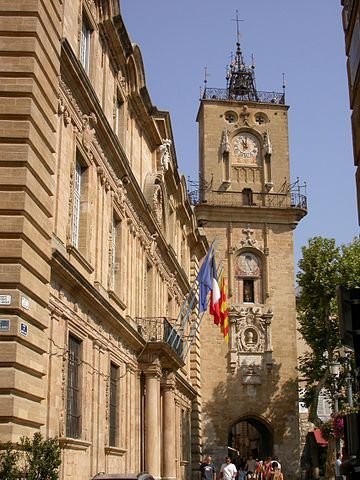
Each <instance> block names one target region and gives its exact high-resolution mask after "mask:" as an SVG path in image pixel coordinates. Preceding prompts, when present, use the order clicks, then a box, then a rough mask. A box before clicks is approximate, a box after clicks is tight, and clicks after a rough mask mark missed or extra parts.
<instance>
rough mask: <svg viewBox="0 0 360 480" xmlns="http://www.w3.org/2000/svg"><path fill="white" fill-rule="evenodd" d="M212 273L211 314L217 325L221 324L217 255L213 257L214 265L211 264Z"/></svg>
mask: <svg viewBox="0 0 360 480" xmlns="http://www.w3.org/2000/svg"><path fill="white" fill-rule="evenodd" d="M211 275H212V280H211V284H212V290H211V294H210V314H211V315H212V316H213V317H214V323H215V325H219V323H220V298H221V295H220V288H219V283H218V280H217V274H216V264H215V255H214V256H213V258H212V265H211Z"/></svg>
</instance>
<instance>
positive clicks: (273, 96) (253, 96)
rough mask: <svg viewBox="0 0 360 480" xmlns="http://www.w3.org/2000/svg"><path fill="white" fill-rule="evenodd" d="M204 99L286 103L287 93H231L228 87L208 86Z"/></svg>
mask: <svg viewBox="0 0 360 480" xmlns="http://www.w3.org/2000/svg"><path fill="white" fill-rule="evenodd" d="M202 100H226V101H228V102H234V101H235V102H256V103H273V104H278V105H284V104H285V94H284V93H279V92H259V91H256V92H255V93H254V92H247V93H245V94H244V95H236V94H233V93H230V91H229V89H228V88H206V89H205V91H204V93H203V96H202Z"/></svg>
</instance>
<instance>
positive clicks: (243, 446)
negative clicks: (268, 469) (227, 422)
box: [228, 416, 274, 460]
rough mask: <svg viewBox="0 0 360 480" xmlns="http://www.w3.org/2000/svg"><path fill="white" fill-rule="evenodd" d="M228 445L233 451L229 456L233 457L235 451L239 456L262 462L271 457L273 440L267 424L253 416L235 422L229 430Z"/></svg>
mask: <svg viewBox="0 0 360 480" xmlns="http://www.w3.org/2000/svg"><path fill="white" fill-rule="evenodd" d="M228 441H229V443H228V445H229V447H231V448H232V449H234V450H231V451H230V452H229V454H231V456H234V453H235V450H237V451H238V452H240V456H241V457H243V458H247V457H248V456H249V455H252V456H253V458H259V459H261V460H264V459H265V458H266V457H270V456H272V455H273V446H274V439H273V434H272V431H271V429H270V426H269V424H268V423H267V422H265V421H264V420H262V419H260V418H259V417H255V416H245V417H241V418H240V419H239V420H237V421H236V422H235V423H234V424H233V425H232V426H231V428H230V431H229V438H228Z"/></svg>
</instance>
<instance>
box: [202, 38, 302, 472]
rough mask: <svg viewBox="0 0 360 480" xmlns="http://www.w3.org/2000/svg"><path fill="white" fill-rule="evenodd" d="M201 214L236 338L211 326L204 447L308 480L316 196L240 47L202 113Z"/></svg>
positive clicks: (205, 329)
mask: <svg viewBox="0 0 360 480" xmlns="http://www.w3.org/2000/svg"><path fill="white" fill-rule="evenodd" d="M197 120H198V123H199V142H200V160H199V161H200V185H199V187H200V189H199V195H198V198H197V199H196V202H197V206H196V215H197V218H198V222H199V224H200V225H202V226H203V228H204V230H205V233H206V236H207V238H208V239H209V242H210V241H214V243H215V248H216V251H217V264H218V265H219V270H222V271H223V273H224V276H225V278H226V282H227V286H228V302H227V303H228V308H229V323H230V326H229V328H230V340H229V343H228V344H227V343H226V342H224V339H223V338H222V334H221V332H220V330H219V327H218V326H217V325H214V323H213V322H212V320H211V317H210V318H208V319H206V321H204V320H203V321H202V325H201V333H200V334H201V339H202V342H201V378H202V382H201V383H202V390H201V394H202V400H203V403H202V414H203V417H202V418H203V423H202V426H203V446H204V449H205V450H206V451H208V452H212V453H213V454H214V455H215V456H216V457H217V458H220V459H222V458H223V456H224V455H226V454H227V451H228V447H230V453H231V454H232V455H234V454H235V453H236V452H239V454H240V456H241V457H245V458H246V457H247V456H248V455H252V456H253V457H258V458H262V459H264V458H265V457H267V456H277V457H278V458H279V459H280V460H281V463H282V466H283V470H284V475H285V478H287V477H289V478H296V476H297V475H299V411H298V408H299V407H298V380H297V378H298V376H297V369H296V367H297V337H298V333H297V329H296V327H297V325H296V309H295V285H294V259H293V231H294V229H295V227H296V225H297V223H298V221H299V220H300V219H301V218H302V217H303V216H304V215H305V214H306V211H307V206H306V197H305V196H304V194H303V193H302V189H301V187H300V185H299V183H298V182H295V184H294V185H291V183H290V164H289V145H288V107H287V106H286V105H285V97H284V92H283V93H274V92H260V91H258V90H257V89H256V86H255V75H254V68H253V67H251V66H249V67H248V66H246V65H245V62H244V58H243V54H242V51H241V48H240V43H239V42H238V43H237V52H236V55H235V56H234V58H233V61H232V64H231V67H230V69H229V72H228V75H227V86H226V88H224V89H219V88H209V87H207V88H206V89H205V91H204V94H203V97H202V100H201V102H200V108H199V112H198V118H197Z"/></svg>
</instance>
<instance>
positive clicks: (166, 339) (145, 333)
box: [135, 317, 184, 359]
mask: <svg viewBox="0 0 360 480" xmlns="http://www.w3.org/2000/svg"><path fill="white" fill-rule="evenodd" d="M175 321H176V320H174V319H171V323H170V321H169V320H168V319H167V318H166V317H141V318H140V317H137V318H135V322H136V324H137V330H138V332H139V333H140V335H141V336H142V338H143V339H144V340H145V341H146V342H160V343H167V344H168V345H169V346H170V348H171V349H172V350H173V351H174V352H175V353H176V354H177V355H178V356H179V357H180V358H181V359H183V352H184V342H183V338H182V336H181V335H180V334H179V333H178V332H176V331H175V330H174V329H173V324H174V323H175Z"/></svg>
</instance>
